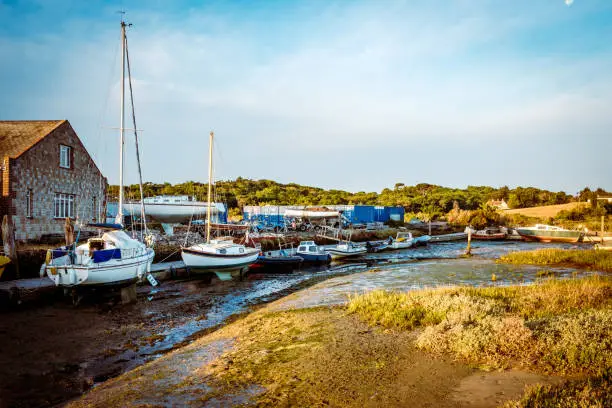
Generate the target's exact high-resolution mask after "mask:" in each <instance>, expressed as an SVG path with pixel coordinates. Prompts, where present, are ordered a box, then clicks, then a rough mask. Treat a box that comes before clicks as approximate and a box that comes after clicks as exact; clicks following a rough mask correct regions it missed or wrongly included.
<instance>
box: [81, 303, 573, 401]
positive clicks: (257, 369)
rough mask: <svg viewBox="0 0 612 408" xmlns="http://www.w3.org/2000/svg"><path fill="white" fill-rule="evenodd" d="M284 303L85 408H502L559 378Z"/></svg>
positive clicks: (125, 378)
mask: <svg viewBox="0 0 612 408" xmlns="http://www.w3.org/2000/svg"><path fill="white" fill-rule="evenodd" d="M283 302H284V300H279V301H277V302H274V303H272V304H271V305H269V306H267V307H265V308H263V309H261V310H259V311H257V312H254V313H252V314H250V315H248V316H246V317H244V318H242V319H240V320H238V321H236V322H233V323H231V324H229V325H227V326H225V327H223V328H221V329H220V330H218V331H216V332H214V333H211V334H209V335H207V336H204V337H202V338H200V339H199V340H197V341H195V342H194V343H192V344H190V345H188V346H186V347H184V348H181V349H178V350H175V351H173V352H172V353H170V354H168V355H166V356H164V357H162V358H160V359H158V360H155V361H153V362H151V363H148V364H146V365H144V366H142V367H139V368H137V369H135V370H133V371H131V372H128V373H126V374H124V375H122V376H120V377H117V378H115V379H112V380H109V381H107V382H106V383H104V384H102V385H101V386H99V387H96V388H95V389H94V390H92V391H90V392H89V393H88V394H86V395H85V396H84V397H82V398H81V399H80V400H78V401H75V402H73V403H71V404H70V405H69V406H71V407H80V406H99V407H102V406H111V405H113V406H139V405H141V406H163V405H185V406H228V405H243V404H246V405H250V404H253V405H257V406H345V407H362V406H391V407H393V406H397V407H399V406H404V407H405V406H413V407H463V406H469V407H494V406H498V405H499V404H500V403H503V402H504V401H506V400H508V399H513V398H514V399H515V398H518V397H520V396H521V395H522V394H523V392H524V388H525V386H526V385H530V384H535V383H556V382H558V381H560V380H561V378H559V377H555V376H542V375H537V374H533V373H528V372H523V371H501V372H500V371H491V372H486V371H482V370H479V369H477V368H475V367H471V366H469V365H467V364H465V363H462V362H460V361H454V360H453V359H452V358H450V357H445V356H441V355H433V354H431V353H427V352H424V351H422V350H420V349H418V348H417V347H416V346H415V343H414V341H415V338H416V333H417V332H416V331H392V330H385V329H382V328H373V327H371V326H369V325H368V324H366V323H364V322H363V321H362V320H360V319H359V318H357V317H356V316H355V315H348V314H347V313H346V309H345V308H342V307H335V308H329V307H322V308H310V309H290V310H284V309H283V307H282V306H283Z"/></svg>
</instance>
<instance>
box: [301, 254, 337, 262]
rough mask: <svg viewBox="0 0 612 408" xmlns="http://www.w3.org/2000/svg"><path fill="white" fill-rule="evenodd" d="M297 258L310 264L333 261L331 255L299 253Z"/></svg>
mask: <svg viewBox="0 0 612 408" xmlns="http://www.w3.org/2000/svg"><path fill="white" fill-rule="evenodd" d="M297 256H299V257H300V258H302V259H303V260H304V262H309V263H328V262H330V261H331V255H329V254H327V253H325V254H304V253H298V254H297Z"/></svg>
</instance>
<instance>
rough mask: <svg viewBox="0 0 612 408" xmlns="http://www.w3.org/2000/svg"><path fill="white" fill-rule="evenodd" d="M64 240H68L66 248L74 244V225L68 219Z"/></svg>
mask: <svg viewBox="0 0 612 408" xmlns="http://www.w3.org/2000/svg"><path fill="white" fill-rule="evenodd" d="M64 238H65V239H66V246H70V245H72V244H73V243H74V225H72V221H70V218H68V217H66V222H65V223H64Z"/></svg>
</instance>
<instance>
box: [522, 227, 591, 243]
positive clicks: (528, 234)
mask: <svg viewBox="0 0 612 408" xmlns="http://www.w3.org/2000/svg"><path fill="white" fill-rule="evenodd" d="M516 231H517V232H518V233H519V234H520V235H521V236H522V237H523V238H525V240H526V241H539V242H567V243H576V242H581V241H582V238H583V237H584V233H582V232H580V231H537V230H530V229H522V228H518V229H517V230H516Z"/></svg>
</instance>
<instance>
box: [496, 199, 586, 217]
mask: <svg viewBox="0 0 612 408" xmlns="http://www.w3.org/2000/svg"><path fill="white" fill-rule="evenodd" d="M586 205H587V203H584V202H583V203H567V204H558V205H543V206H539V207H528V208H516V209H514V210H505V211H504V214H520V215H524V216H526V217H538V218H548V217H555V216H556V215H557V214H558V213H559V212H561V211H570V210H573V209H574V208H578V207H584V206H586Z"/></svg>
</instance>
